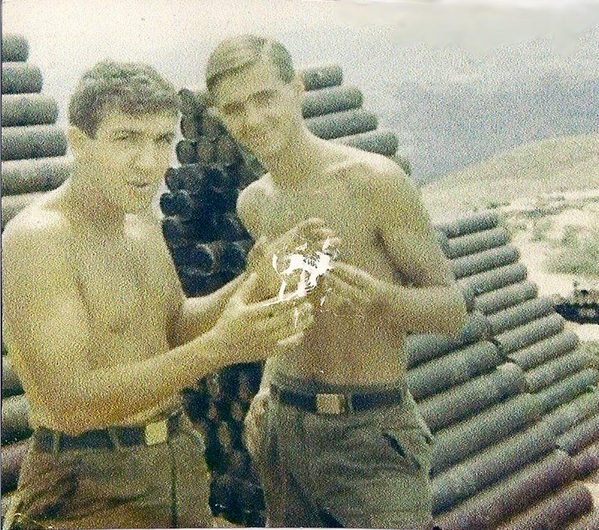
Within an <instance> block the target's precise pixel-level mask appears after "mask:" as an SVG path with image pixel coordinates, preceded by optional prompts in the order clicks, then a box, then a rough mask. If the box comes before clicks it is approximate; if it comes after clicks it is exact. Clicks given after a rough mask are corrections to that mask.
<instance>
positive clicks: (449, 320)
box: [442, 288, 468, 335]
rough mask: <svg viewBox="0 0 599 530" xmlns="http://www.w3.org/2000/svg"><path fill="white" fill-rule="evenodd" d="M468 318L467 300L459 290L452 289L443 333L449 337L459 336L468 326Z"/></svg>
mask: <svg viewBox="0 0 599 530" xmlns="http://www.w3.org/2000/svg"><path fill="white" fill-rule="evenodd" d="M467 318H468V310H467V308H466V300H465V299H464V295H463V294H462V292H461V291H460V290H459V289H457V288H456V289H452V292H451V295H450V300H449V304H448V308H447V311H446V318H445V319H443V324H444V328H445V329H444V330H443V331H442V333H446V334H449V335H456V334H458V333H459V332H460V331H461V330H462V328H463V327H464V326H465V325H466V323H467Z"/></svg>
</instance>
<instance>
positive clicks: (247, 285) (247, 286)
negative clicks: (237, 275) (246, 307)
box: [237, 272, 258, 303]
mask: <svg viewBox="0 0 599 530" xmlns="http://www.w3.org/2000/svg"><path fill="white" fill-rule="evenodd" d="M257 280H258V275H257V274H256V273H255V272H252V273H251V274H250V275H249V277H248V278H247V279H246V280H245V281H244V282H243V283H242V284H241V286H240V287H239V289H238V290H237V297H238V298H239V299H240V300H241V301H242V302H243V303H247V302H248V300H249V298H250V295H251V294H252V291H253V290H254V287H255V286H256V281H257Z"/></svg>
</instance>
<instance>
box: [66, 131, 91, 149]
mask: <svg viewBox="0 0 599 530" xmlns="http://www.w3.org/2000/svg"><path fill="white" fill-rule="evenodd" d="M67 138H68V139H69V146H70V147H71V150H72V151H73V153H74V154H75V155H77V156H82V155H83V154H84V153H85V151H86V150H87V149H88V147H89V142H90V141H91V140H92V138H90V137H89V136H88V135H87V133H85V132H84V131H82V130H81V129H80V128H79V127H75V126H73V125H71V126H70V127H68V128H67Z"/></svg>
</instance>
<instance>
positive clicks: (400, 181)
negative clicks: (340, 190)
mask: <svg viewBox="0 0 599 530" xmlns="http://www.w3.org/2000/svg"><path fill="white" fill-rule="evenodd" d="M346 153H347V156H346V157H345V159H344V160H343V162H342V163H340V164H339V166H338V171H339V172H340V173H341V174H342V175H343V177H344V178H345V179H347V181H348V184H349V185H350V186H351V187H352V188H353V189H354V190H355V191H356V192H359V193H360V194H363V193H367V194H368V193H379V192H381V191H384V190H388V191H391V190H393V191H395V192H404V193H408V194H409V195H411V194H412V193H413V192H414V191H415V190H416V186H415V185H414V183H413V182H412V180H411V179H410V178H409V177H408V175H407V174H406V173H405V171H404V170H403V169H402V168H401V167H400V166H399V165H398V164H396V163H395V162H394V161H393V160H391V159H389V158H387V157H386V156H383V155H379V154H377V153H370V152H367V151H361V150H359V149H355V148H351V147H348V148H347V151H346Z"/></svg>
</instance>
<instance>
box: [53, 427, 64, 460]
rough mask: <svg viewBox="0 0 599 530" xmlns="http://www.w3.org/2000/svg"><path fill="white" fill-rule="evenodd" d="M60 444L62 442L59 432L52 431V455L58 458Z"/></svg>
mask: <svg viewBox="0 0 599 530" xmlns="http://www.w3.org/2000/svg"><path fill="white" fill-rule="evenodd" d="M60 442H62V433H61V432H60V431H54V432H53V433H52V454H53V455H54V456H58V453H59V452H60Z"/></svg>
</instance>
